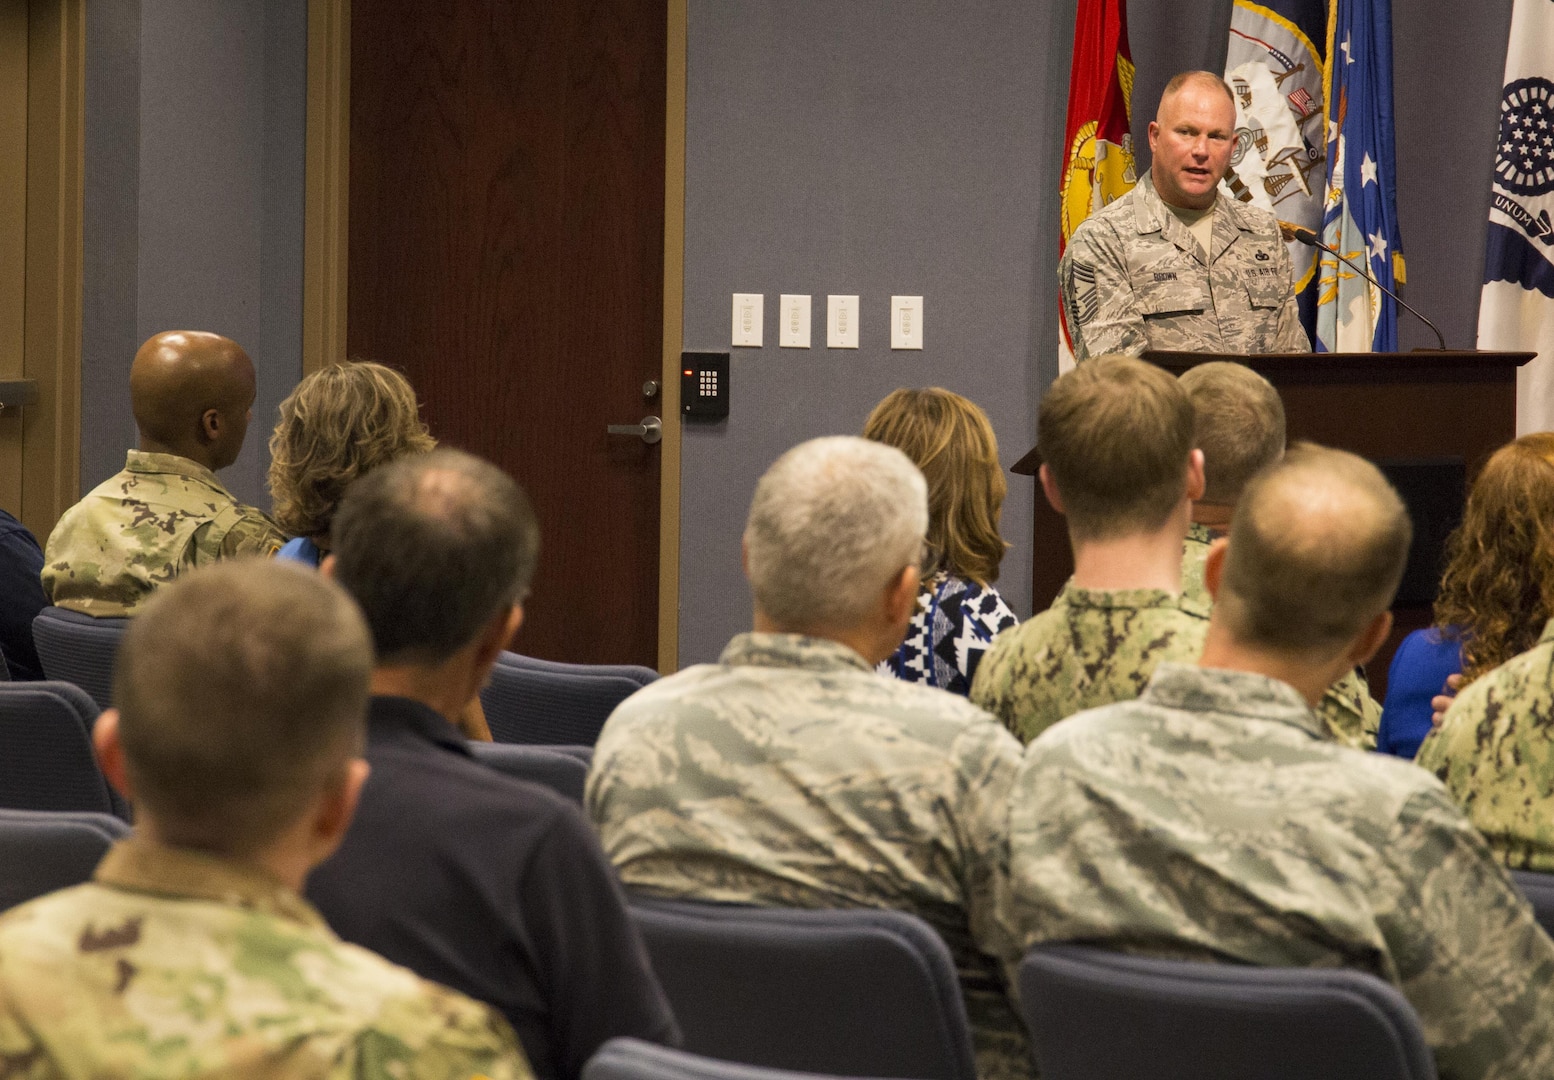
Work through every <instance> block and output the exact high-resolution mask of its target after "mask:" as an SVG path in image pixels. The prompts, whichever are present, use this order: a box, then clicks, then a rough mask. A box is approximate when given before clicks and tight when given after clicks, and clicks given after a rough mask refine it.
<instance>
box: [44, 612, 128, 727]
mask: <svg viewBox="0 0 1554 1080" xmlns="http://www.w3.org/2000/svg"><path fill="white" fill-rule="evenodd" d="M128 625H129V620H128V619H96V618H93V617H92V616H90V615H82V614H81V613H80V612H79V611H67V610H66V609H64V608H57V607H46V608H44V609H43V610H42V611H40V612H39V613H38V615H37V617H36V618H34V619H33V620H32V642H33V644H34V645H36V646H37V647H38V659H39V661H41V662H42V664H43V673H44V674H45V675H47V676H48V677H49V678H50V679H58V680H60V681H62V682H67V683H74V684H75V685H76V686H79V687H80V688H81V689H82V690H85V691H86V692H87V693H88V694H90V695H91V697H92V700H93V701H95V702H97V707H98V708H99V709H106V708H107V707H108V706H109V705H111V704H113V661H114V657H116V656H117V655H118V652H119V639H120V638H121V637H123V636H124V628H125V627H126V626H128Z"/></svg>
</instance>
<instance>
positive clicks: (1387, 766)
mask: <svg viewBox="0 0 1554 1080" xmlns="http://www.w3.org/2000/svg"><path fill="white" fill-rule="evenodd" d="M1410 535H1411V529H1410V527H1409V522H1408V514H1407V511H1406V510H1405V509H1404V507H1403V502H1402V500H1401V499H1400V498H1398V495H1397V493H1396V492H1395V491H1393V490H1392V488H1391V487H1390V486H1389V485H1388V484H1387V482H1386V480H1385V478H1383V477H1382V475H1381V473H1380V472H1379V471H1378V470H1377V469H1376V468H1375V466H1373V465H1371V464H1369V463H1368V462H1365V461H1363V460H1361V459H1360V458H1358V457H1355V456H1354V455H1353V454H1347V453H1343V452H1342V451H1337V450H1327V449H1323V448H1320V447H1297V448H1296V449H1294V450H1292V451H1291V452H1290V453H1289V455H1288V456H1287V457H1286V458H1285V459H1284V461H1283V462H1281V463H1280V464H1278V465H1276V466H1274V467H1273V468H1271V469H1268V470H1266V471H1264V472H1262V473H1260V474H1258V476H1257V477H1255V478H1254V479H1253V480H1252V481H1251V483H1250V484H1249V485H1248V487H1247V489H1246V491H1245V493H1244V494H1243V495H1242V497H1241V501H1240V503H1239V504H1238V505H1237V507H1236V512H1235V516H1234V518H1233V519H1232V523H1231V528H1230V536H1229V538H1228V546H1227V541H1223V540H1222V541H1220V542H1219V544H1218V546H1216V548H1215V549H1214V551H1212V552H1211V553H1210V555H1209V560H1208V566H1207V583H1208V588H1209V591H1210V592H1211V593H1214V594H1215V604H1214V613H1213V616H1212V620H1211V624H1210V627H1209V636H1208V641H1207V643H1206V644H1205V646H1204V650H1203V656H1202V658H1201V659H1200V660H1199V662H1198V664H1196V665H1185V664H1174V663H1167V664H1162V665H1160V666H1159V667H1158V668H1157V669H1156V671H1155V674H1154V677H1153V678H1152V679H1151V680H1150V683H1149V685H1148V687H1146V688H1145V691H1144V693H1143V695H1142V696H1140V697H1139V698H1138V699H1137V700H1136V701H1129V702H1121V703H1118V704H1114V705H1109V706H1106V707H1104V708H1099V709H1093V710H1090V711H1088V712H1083V713H1080V714H1079V715H1078V716H1073V717H1070V718H1069V719H1067V720H1065V721H1063V723H1061V724H1059V725H1057V726H1056V727H1054V728H1053V729H1052V730H1051V731H1049V732H1047V733H1046V734H1045V735H1043V736H1042V737H1041V738H1039V739H1037V740H1036V741H1035V742H1034V743H1032V744H1031V746H1030V749H1029V751H1028V752H1027V754H1026V757H1025V760H1024V762H1023V763H1022V765H1021V769H1020V773H1019V777H1018V780H1017V781H1016V784H1015V790H1014V793H1013V795H1012V796H1011V799H1010V823H1009V833H1008V836H1009V851H1008V856H1009V862H1008V865H1009V878H1008V883H1009V884H1008V888H1009V891H1008V894H1007V896H1006V897H1005V904H1004V906H1003V907H1002V908H1001V910H1002V911H1003V912H1004V913H1005V917H1006V920H1007V922H1008V924H1009V929H1010V932H1011V934H1012V936H1013V938H1014V939H1015V941H1016V943H1017V947H1016V949H1015V950H1014V951H1013V952H1011V954H1010V956H1009V958H1008V959H1009V961H1010V963H1015V962H1017V961H1018V959H1019V956H1020V955H1021V953H1022V952H1023V950H1025V949H1028V948H1030V947H1031V946H1033V945H1037V944H1041V943H1043V942H1049V941H1084V942H1088V943H1090V944H1093V945H1098V946H1101V947H1109V948H1116V949H1119V950H1122V951H1127V952H1138V953H1144V954H1153V955H1160V956H1168V957H1173V958H1178V959H1197V960H1202V961H1205V962H1216V961H1217V962H1226V961H1229V962H1237V963H1243V964H1256V965H1263V966H1268V967H1349V968H1357V969H1359V970H1362V971H1366V972H1369V973H1370V974H1372V975H1376V976H1378V977H1380V978H1382V979H1385V980H1387V981H1388V982H1390V983H1392V984H1393V985H1395V986H1396V987H1397V988H1398V989H1399V990H1401V991H1402V993H1403V995H1404V996H1405V997H1406V998H1407V999H1408V1001H1409V1003H1410V1004H1411V1005H1412V1006H1413V1007H1414V1010H1415V1011H1416V1012H1417V1013H1418V1016H1419V1020H1420V1024H1421V1026H1422V1028H1423V1031H1424V1036H1425V1040H1426V1042H1428V1043H1429V1045H1430V1047H1431V1049H1432V1050H1433V1051H1434V1053H1435V1060H1436V1067H1437V1069H1438V1072H1439V1075H1440V1077H1441V1080H1490V1078H1497V1080H1510V1078H1512V1077H1525V1078H1527V1080H1532V1078H1533V1077H1546V1076H1554V942H1550V940H1549V938H1548V936H1547V935H1546V934H1545V933H1544V932H1543V930H1542V929H1540V928H1539V926H1538V923H1537V920H1536V919H1535V918H1534V915H1533V911H1532V908H1531V907H1530V906H1529V905H1528V903H1527V901H1526V900H1525V899H1523V898H1522V896H1521V895H1520V894H1519V893H1518V892H1517V890H1516V887H1515V886H1514V885H1513V884H1512V882H1511V879H1510V877H1509V876H1508V875H1507V874H1506V872H1505V870H1504V869H1503V868H1501V867H1500V866H1498V865H1496V863H1495V861H1494V859H1493V857H1492V855H1491V853H1490V850H1489V848H1488V846H1487V845H1486V844H1485V842H1484V839H1483V837H1482V836H1480V835H1479V833H1478V831H1477V830H1475V829H1474V828H1473V826H1472V824H1471V823H1469V821H1468V820H1467V819H1466V818H1465V817H1464V816H1463V815H1462V813H1461V811H1460V810H1458V809H1457V807H1456V806H1455V805H1454V804H1453V803H1452V801H1451V797H1450V795H1448V794H1447V792H1446V790H1445V789H1444V788H1443V787H1442V786H1441V784H1440V782H1439V781H1437V780H1436V779H1435V778H1434V777H1433V776H1431V775H1430V774H1429V773H1427V772H1426V771H1424V770H1423V769H1420V768H1418V767H1416V766H1414V765H1413V764H1412V763H1410V762H1404V761H1399V760H1398V759H1396V758H1391V757H1388V756H1386V755H1383V754H1372V753H1365V752H1363V751H1358V750H1354V749H1351V748H1349V747H1344V746H1340V745H1338V744H1337V743H1335V742H1334V741H1333V740H1332V739H1331V738H1330V737H1329V735H1328V733H1327V731H1326V730H1325V727H1324V725H1323V724H1322V723H1321V721H1320V720H1318V718H1317V716H1316V714H1315V712H1314V711H1313V708H1312V707H1313V706H1314V705H1315V703H1316V702H1317V701H1318V700H1319V699H1320V698H1321V696H1322V694H1323V692H1324V688H1325V687H1327V686H1329V685H1331V684H1332V682H1333V681H1334V679H1336V678H1337V677H1338V676H1339V675H1340V674H1342V673H1343V672H1345V671H1347V670H1350V669H1352V668H1353V667H1354V666H1355V665H1356V664H1358V663H1362V662H1363V661H1364V660H1365V659H1366V658H1367V657H1369V656H1370V655H1372V654H1373V653H1374V652H1375V651H1376V649H1377V648H1378V647H1379V646H1380V645H1381V643H1382V642H1383V641H1385V640H1386V638H1387V633H1388V631H1389V630H1390V629H1391V626H1392V616H1391V614H1390V613H1389V612H1388V610H1387V608H1388V606H1389V605H1390V604H1391V602H1392V596H1393V593H1394V592H1395V591H1396V589H1397V585H1398V582H1399V580H1400V579H1401V578H1402V575H1403V565H1404V562H1405V560H1406V558H1407V555H1408V544H1409V539H1410ZM1206 1037H1210V1038H1212V1036H1211V1035H1206Z"/></svg>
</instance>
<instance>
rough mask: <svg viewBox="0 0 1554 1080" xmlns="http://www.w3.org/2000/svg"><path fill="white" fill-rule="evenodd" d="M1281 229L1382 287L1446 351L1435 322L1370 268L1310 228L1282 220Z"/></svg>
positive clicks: (1290, 236) (1444, 340)
mask: <svg viewBox="0 0 1554 1080" xmlns="http://www.w3.org/2000/svg"><path fill="white" fill-rule="evenodd" d="M1279 231H1280V232H1282V233H1283V234H1284V236H1285V238H1286V239H1288V240H1294V241H1295V242H1296V243H1300V244H1305V245H1306V246H1307V247H1314V248H1321V249H1322V250H1323V251H1325V252H1327V253H1328V254H1329V255H1331V256H1333V257H1334V258H1335V259H1342V260H1343V261H1344V262H1345V263H1346V264H1348V265H1349V266H1350V267H1351V268H1352V269H1353V270H1354V271H1355V272H1356V273H1358V274H1359V275H1360V276H1361V277H1363V278H1364V279H1365V280H1366V281H1368V282H1370V283H1371V284H1372V285H1374V286H1376V288H1378V289H1380V290H1381V291H1382V292H1384V293H1386V294H1387V295H1388V296H1390V297H1392V299H1394V300H1396V301H1397V302H1398V303H1399V304H1401V305H1402V306H1403V307H1404V308H1405V309H1406V310H1407V311H1408V312H1409V313H1410V314H1411V315H1413V316H1414V318H1416V319H1418V320H1419V321H1420V322H1422V323H1424V324H1425V325H1426V326H1428V327H1429V328H1430V330H1431V332H1432V333H1434V334H1435V340H1436V341H1438V342H1440V344H1441V351H1442V352H1445V351H1446V339H1445V338H1444V337H1442V336H1441V332H1440V330H1438V329H1436V326H1435V324H1434V323H1433V322H1431V321H1430V320H1429V319H1427V318H1425V317H1424V316H1423V315H1421V314H1419V312H1417V311H1415V310H1414V309H1413V307H1412V306H1410V305H1409V303H1408V302H1407V301H1406V300H1404V299H1403V298H1402V297H1401V296H1399V295H1398V294H1397V293H1395V292H1393V291H1392V290H1391V289H1389V288H1387V287H1386V286H1385V285H1383V284H1382V283H1381V282H1379V281H1377V280H1376V279H1375V278H1374V277H1372V276H1371V272H1370V271H1369V270H1367V269H1365V268H1364V267H1363V266H1358V265H1356V264H1355V263H1354V262H1352V261H1350V260H1349V259H1348V258H1346V257H1345V256H1343V255H1340V254H1339V253H1338V252H1336V251H1334V250H1333V249H1332V248H1330V247H1328V246H1327V245H1326V244H1324V243H1323V242H1322V240H1321V238H1319V237H1318V236H1317V234H1316V233H1314V232H1312V231H1311V230H1310V229H1301V228H1297V227H1295V226H1287V225H1285V224H1283V223H1282V222H1281V223H1280V225H1279Z"/></svg>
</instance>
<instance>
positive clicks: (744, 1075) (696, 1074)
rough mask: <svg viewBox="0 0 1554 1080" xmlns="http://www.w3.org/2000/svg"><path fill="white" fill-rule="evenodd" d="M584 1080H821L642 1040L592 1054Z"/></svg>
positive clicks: (613, 1041)
mask: <svg viewBox="0 0 1554 1080" xmlns="http://www.w3.org/2000/svg"><path fill="white" fill-rule="evenodd" d="M583 1080H821V1078H819V1077H818V1076H817V1075H816V1074H815V1073H801V1072H789V1071H788V1070H786V1069H763V1068H760V1067H759V1066H756V1065H739V1064H736V1063H735V1062H732V1061H719V1060H717V1059H716V1058H708V1057H702V1056H701V1055H700V1054H690V1053H687V1052H686V1051H684V1050H671V1049H670V1048H669V1047H667V1046H658V1045H655V1044H654V1043H650V1042H643V1041H642V1040H641V1039H628V1038H615V1039H611V1040H610V1041H609V1042H607V1043H605V1044H604V1045H603V1046H601V1047H599V1049H598V1050H596V1051H594V1056H593V1057H591V1058H589V1059H588V1062H587V1064H585V1065H584V1066H583Z"/></svg>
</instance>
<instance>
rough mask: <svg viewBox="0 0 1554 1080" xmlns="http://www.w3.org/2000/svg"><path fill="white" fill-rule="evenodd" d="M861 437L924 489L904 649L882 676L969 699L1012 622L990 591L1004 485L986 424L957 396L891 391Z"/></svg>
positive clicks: (998, 553)
mask: <svg viewBox="0 0 1554 1080" xmlns="http://www.w3.org/2000/svg"><path fill="white" fill-rule="evenodd" d="M863 437H864V438H866V439H873V440H874V441H875V442H882V443H885V444H886V445H888V446H894V447H895V448H896V449H898V450H900V451H901V452H902V453H904V454H906V456H907V457H909V458H911V459H912V462H913V464H915V465H916V466H917V467H918V468H919V469H920V470H922V473H923V477H924V478H925V479H926V480H927V481H928V548H929V550H928V556H927V559H926V560H925V565H924V567H923V580H922V585H921V587H920V588H919V590H918V594H917V610H916V612H915V613H914V614H913V616H912V624H911V626H910V627H909V628H908V630H907V636H906V640H905V641H904V642H902V643H901V648H899V649H897V650H896V655H894V656H892V657H891V658H890V659H889V660H886V661H884V662H883V663H881V664H880V671H881V673H883V674H886V675H894V676H895V677H896V678H898V679H903V680H905V681H907V682H920V683H925V684H927V685H928V686H937V687H939V688H940V689H942V690H948V691H950V692H951V693H953V694H961V695H966V694H969V693H970V692H971V678H972V676H973V675H975V674H976V671H977V664H978V662H980V661H981V659H982V654H983V653H985V652H986V651H987V649H988V647H989V646H990V645H991V644H992V643H993V638H994V636H995V635H997V634H998V633H999V631H1001V630H1006V629H1008V628H1009V627H1011V626H1013V625H1015V623H1016V622H1017V621H1018V620H1017V619H1016V618H1015V616H1014V612H1012V611H1010V610H1009V605H1007V604H1005V603H1004V598H1003V597H1001V596H999V595H998V590H997V589H995V588H993V582H994V581H995V580H996V579H997V578H998V566H999V564H1000V563H1001V562H1003V558H1004V551H1005V550H1007V549H1008V547H1009V545H1008V544H1006V543H1005V542H1004V538H1003V537H1002V536H1000V535H999V533H998V513H999V511H1000V510H1001V509H1002V508H1003V504H1004V493H1005V491H1006V490H1007V485H1006V483H1005V481H1004V472H1003V469H1002V468H1000V467H999V464H998V440H997V438H996V437H995V436H994V435H993V426H992V425H991V424H989V423H988V420H987V415H986V414H985V413H983V411H982V410H981V409H979V408H977V406H976V405H974V404H972V403H971V402H970V401H968V400H966V399H965V398H963V397H961V396H960V395H959V394H954V393H951V392H950V391H948V390H942V389H940V388H939V387H930V388H929V389H927V390H907V389H902V390H897V391H895V392H894V393H892V394H891V395H890V396H888V397H887V398H885V400H884V401H882V402H880V403H879V404H878V405H876V406H875V407H874V411H873V412H872V413H870V414H869V419H868V420H867V422H865V424H864V426H863Z"/></svg>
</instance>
